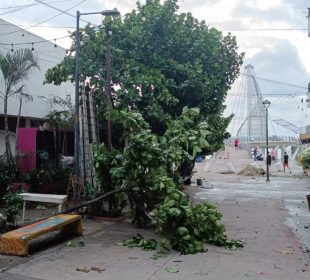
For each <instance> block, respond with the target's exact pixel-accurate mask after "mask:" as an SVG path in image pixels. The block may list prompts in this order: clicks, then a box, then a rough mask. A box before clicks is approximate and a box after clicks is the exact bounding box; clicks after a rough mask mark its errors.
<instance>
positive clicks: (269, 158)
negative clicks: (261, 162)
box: [266, 152, 272, 171]
mask: <svg viewBox="0 0 310 280" xmlns="http://www.w3.org/2000/svg"><path fill="white" fill-rule="evenodd" d="M271 158H272V156H271V155H270V153H269V152H268V154H267V157H266V160H267V165H268V167H269V171H271Z"/></svg>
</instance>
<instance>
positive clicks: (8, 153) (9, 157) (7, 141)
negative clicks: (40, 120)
mask: <svg viewBox="0 0 310 280" xmlns="http://www.w3.org/2000/svg"><path fill="white" fill-rule="evenodd" d="M4 133H5V138H4V139H5V140H4V141H5V155H6V160H7V161H13V155H12V151H11V146H10V134H9V123H8V96H7V95H6V96H5V98H4Z"/></svg>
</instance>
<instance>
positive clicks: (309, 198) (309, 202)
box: [306, 194, 310, 211]
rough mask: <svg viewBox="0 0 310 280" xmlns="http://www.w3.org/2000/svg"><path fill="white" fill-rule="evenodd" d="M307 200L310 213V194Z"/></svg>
mask: <svg viewBox="0 0 310 280" xmlns="http://www.w3.org/2000/svg"><path fill="white" fill-rule="evenodd" d="M306 198H307V201H308V207H309V211H310V194H308V195H307V196H306Z"/></svg>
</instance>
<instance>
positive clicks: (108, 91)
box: [105, 28, 113, 151]
mask: <svg viewBox="0 0 310 280" xmlns="http://www.w3.org/2000/svg"><path fill="white" fill-rule="evenodd" d="M106 36H107V53H106V88H105V91H106V98H107V104H108V108H109V109H113V100H112V96H111V47H110V40H109V38H108V37H109V30H108V28H106ZM107 126H108V150H109V151H111V150H112V123H111V119H108V121H107Z"/></svg>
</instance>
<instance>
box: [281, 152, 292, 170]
mask: <svg viewBox="0 0 310 280" xmlns="http://www.w3.org/2000/svg"><path fill="white" fill-rule="evenodd" d="M285 167H287V169H288V170H289V171H290V173H292V171H291V169H290V168H289V166H288V155H287V153H286V152H285V153H284V156H283V169H284V173H285Z"/></svg>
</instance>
